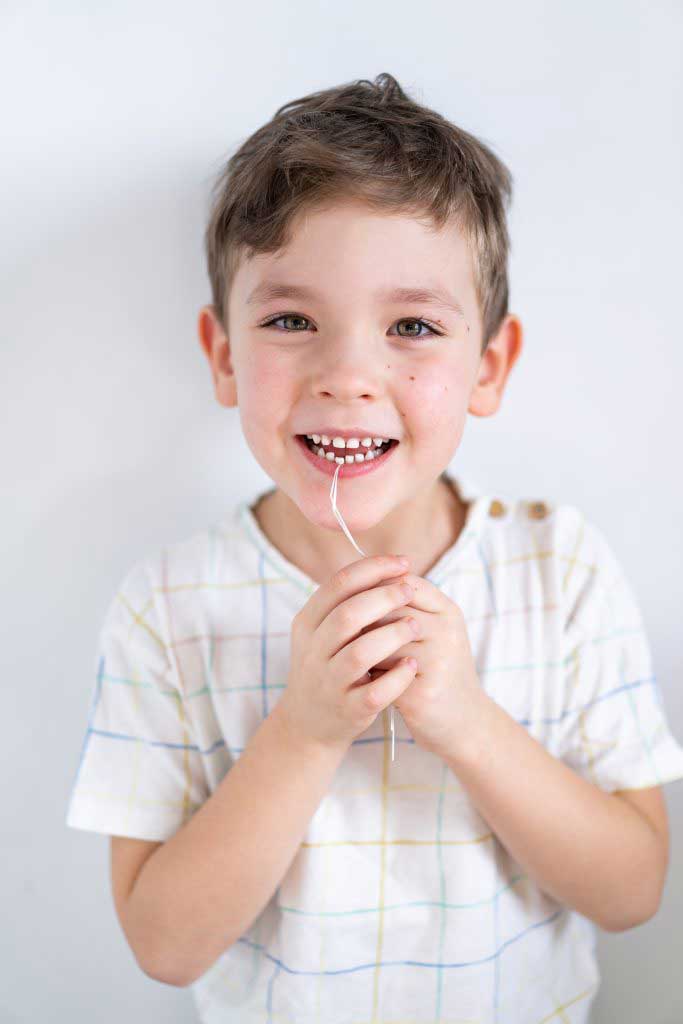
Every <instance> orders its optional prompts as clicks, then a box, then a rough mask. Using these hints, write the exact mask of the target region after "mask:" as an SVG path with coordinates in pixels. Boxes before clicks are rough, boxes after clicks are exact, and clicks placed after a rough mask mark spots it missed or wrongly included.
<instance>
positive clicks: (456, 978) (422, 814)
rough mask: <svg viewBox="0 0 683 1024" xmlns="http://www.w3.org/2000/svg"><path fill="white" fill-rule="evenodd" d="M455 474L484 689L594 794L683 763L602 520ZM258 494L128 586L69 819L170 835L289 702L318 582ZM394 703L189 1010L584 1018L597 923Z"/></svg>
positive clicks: (100, 674)
mask: <svg viewBox="0 0 683 1024" xmlns="http://www.w3.org/2000/svg"><path fill="white" fill-rule="evenodd" d="M448 476H449V477H450V479H451V481H452V482H453V483H454V485H455V486H456V487H457V488H458V489H459V491H460V494H461V496H462V497H463V498H464V500H466V501H471V502H472V504H471V505H470V506H469V509H468V515H467V520H466V523H465V526H464V528H463V530H462V532H461V534H460V536H459V537H458V539H457V541H456V543H455V544H454V545H453V546H452V547H451V548H450V549H449V550H448V551H446V552H445V553H444V555H443V556H442V557H441V558H440V559H439V561H438V563H437V564H436V565H435V566H434V567H433V568H432V570H431V571H430V572H429V573H427V574H426V578H427V579H429V580H431V581H432V582H433V583H434V584H435V585H436V586H438V587H440V588H441V590H443V592H444V593H445V594H447V595H448V596H449V597H450V598H452V600H453V601H455V602H456V603H457V604H458V605H459V606H460V608H461V609H462V611H463V614H464V616H465V620H466V623H467V628H468V634H469V637H470V644H471V647H472V651H473V654H474V658H475V662H476V664H477V667H478V673H479V678H480V681H481V685H482V686H483V687H484V688H485V690H486V692H487V693H488V694H489V695H490V696H491V697H492V698H493V699H494V700H495V701H496V702H497V703H498V704H500V705H501V706H502V707H503V708H504V709H505V710H506V711H507V712H508V713H509V714H510V715H511V716H512V717H513V718H514V719H516V720H517V721H518V722H520V723H521V724H522V725H523V726H524V727H525V728H526V729H527V730H528V731H529V733H530V734H531V735H532V736H533V737H535V738H536V739H537V740H538V741H540V742H541V743H542V744H543V745H544V746H545V747H546V749H547V750H548V751H550V752H551V753H552V754H553V755H554V756H555V757H558V758H561V759H562V760H563V761H564V762H565V763H566V764H568V765H569V766H570V767H571V768H572V769H573V770H574V771H575V772H578V773H579V774H580V775H582V776H583V777H584V778H585V779H588V780H589V781H591V782H593V783H595V784H596V785H598V786H599V787H601V788H602V789H605V790H616V789H637V788H642V787H647V786H656V785H661V784H662V783H666V782H670V781H672V780H674V779H680V778H683V748H682V747H681V746H680V745H679V744H678V743H677V741H676V740H675V739H674V737H673V735H672V734H671V732H670V730H669V727H668V725H667V720H666V715H665V709H664V707H663V705H662V701H661V697H660V693H659V690H658V686H657V683H656V681H655V677H654V674H653V668H652V662H651V654H650V650H649V646H648V641H647V637H646V634H645V632H644V629H643V620H642V617H641V613H640V611H639V607H638V605H637V603H636V599H635V597H634V594H633V591H632V589H631V586H630V584H629V583H628V581H627V579H626V578H625V576H624V574H623V571H622V569H621V568H620V565H619V563H618V561H617V560H616V558H615V555H614V554H613V552H612V550H611V549H610V547H609V546H608V544H607V542H606V541H605V539H604V537H603V535H602V534H601V532H600V531H599V530H598V529H597V528H596V526H594V525H592V524H591V523H590V522H588V521H587V520H586V518H585V517H584V515H583V514H582V513H581V512H580V511H579V510H578V509H577V508H576V507H575V506H573V505H569V504H564V505H558V506H557V507H554V508H553V507H551V506H549V505H548V504H547V503H542V502H531V501H526V500H519V499H514V500H508V499H507V498H502V499H501V498H498V499H494V498H493V497H492V496H488V495H485V494H481V493H477V491H476V489H475V488H473V487H472V485H470V484H467V483H465V481H464V480H462V479H461V478H460V477H455V478H454V477H453V476H452V474H448ZM250 504H253V502H252V503H247V502H242V503H241V504H239V505H236V506H235V508H234V509H233V510H232V512H231V513H229V514H228V516H227V517H226V518H225V519H224V520H221V521H219V522H217V523H215V524H214V525H212V526H211V527H209V528H207V529H205V530H202V531H201V532H198V533H195V534H193V535H192V536H190V537H189V538H187V539H185V540H182V541H179V542H177V543H173V544H171V545H167V546H165V547H164V548H162V549H160V550H159V551H158V552H157V553H155V554H154V555H152V556H150V557H148V558H145V559H142V560H141V561H140V562H139V563H138V564H136V565H135V566H134V567H133V568H132V569H131V570H130V571H129V573H128V574H127V575H126V576H125V578H124V579H123V581H122V584H121V587H120V589H119V592H118V594H117V595H116V596H115V597H114V599H113V600H112V603H111V605H110V607H109V609H108V612H107V614H106V617H105V620H104V624H103V626H102V630H101V633H100V637H99V650H98V658H97V662H96V667H97V672H96V681H95V685H94V689H93V695H92V702H91V710H90V715H89V722H88V727H87V731H86V735H85V740H84V743H83V749H82V753H81V758H80V763H79V765H78V771H77V774H76V779H75V782H74V786H73V791H72V794H71V799H70V805H69V809H68V816H67V819H66V823H67V825H69V826H71V827H73V828H79V829H89V830H92V831H96V832H103V833H107V834H114V835H123V836H136V837H139V838H141V839H152V840H166V839H168V838H169V837H170V836H172V835H173V834H174V833H175V832H176V830H177V829H179V828H180V827H182V825H183V824H184V823H185V822H186V821H187V820H188V819H189V817H190V816H191V815H192V814H193V812H194V811H196V810H197V809H198V808H199V807H200V806H201V804H202V803H203V802H204V801H205V800H206V799H207V798H208V797H210V795H211V794H212V793H213V792H214V790H215V789H216V787H217V786H218V784H219V783H220V781H221V779H222V778H223V777H224V775H225V773H226V772H227V771H229V770H230V767H231V765H232V764H233V762H234V761H235V760H236V759H237V758H238V757H239V756H240V754H241V753H242V751H243V750H244V748H245V746H246V745H247V743H248V742H249V739H250V737H251V736H252V735H253V733H254V732H255V731H256V729H257V727H258V725H259V723H260V722H261V721H262V720H263V718H264V716H266V715H267V714H268V713H269V712H270V710H271V709H272V708H273V706H274V705H275V704H276V703H277V701H278V699H279V698H280V696H281V694H282V692H283V689H284V687H285V685H286V679H287V674H288V663H289V651H290V628H291V622H292V618H293V616H294V615H295V614H296V613H297V611H298V610H299V609H300V608H301V607H302V606H303V605H304V604H305V602H306V601H307V600H308V598H309V596H310V594H311V593H312V592H313V591H314V590H315V589H316V588H317V584H316V583H314V582H313V581H312V580H311V579H310V578H309V577H307V576H306V575H305V574H304V573H303V572H302V571H301V570H300V569H298V568H297V567H296V566H294V565H293V564H292V563H290V562H289V561H287V559H285V558H284V556H283V555H282V554H281V553H280V552H279V551H278V550H277V549H276V548H275V547H274V546H273V545H272V544H271V543H270V542H269V540H268V539H267V538H266V536H265V534H264V533H263V532H262V531H261V529H260V527H259V525H258V522H257V521H256V519H255V517H254V515H253V513H252V512H251V508H250ZM342 511H343V510H342ZM357 557H359V556H358V553H357V552H356V551H354V550H353V548H352V546H351V544H349V562H351V561H355V559H356V558H357ZM394 717H395V760H394V761H393V762H392V761H391V752H390V747H391V736H390V731H389V710H388V709H386V710H385V711H383V712H382V713H381V714H380V715H378V716H377V719H376V720H375V722H374V723H373V724H372V726H371V727H370V728H369V729H368V730H367V731H366V732H364V733H363V734H361V735H360V736H359V737H358V738H357V739H356V740H355V741H354V743H353V744H352V745H351V747H350V748H349V750H348V752H347V754H346V756H345V758H344V760H343V761H342V762H341V763H340V766H339V768H338V770H337V772H336V774H335V776H334V779H333V782H332V784H331V787H330V790H329V792H328V793H327V794H326V796H325V797H324V798H323V800H322V801H321V803H320V805H319V806H318V808H317V810H316V812H315V814H314V815H313V817H312V819H311V821H310V824H309V827H308V829H307V832H306V834H305V837H304V841H303V842H302V844H301V846H300V848H299V849H298V851H297V853H296V855H295V857H294V860H293V862H292V864H291V865H290V867H289V869H288V871H287V873H286V875H285V876H284V878H283V879H282V881H281V883H280V885H279V887H278V888H277V890H276V891H275V893H274V894H273V896H272V898H271V900H270V902H269V903H268V904H267V906H266V907H265V909H264V910H263V912H262V913H261V914H260V915H259V917H258V918H257V919H256V920H255V922H254V923H253V925H252V927H251V928H249V930H248V932H246V933H245V934H244V935H243V936H242V937H241V938H240V939H238V941H237V942H235V943H234V944H233V946H232V947H230V948H229V949H228V950H227V951H226V952H225V953H223V954H222V955H221V956H220V957H219V958H218V960H217V961H216V962H215V963H214V964H213V965H212V966H211V967H210V968H209V969H208V970H207V971H206V972H205V974H204V975H202V977H201V978H199V979H198V980H197V981H196V982H195V983H194V985H193V986H192V990H193V993H194V995H195V997H196V1003H197V1007H198V1010H199V1014H200V1018H201V1020H202V1021H203V1022H204V1024H228V1022H234V1024H257V1022H258V1024H266V1022H271V1021H272V1022H273V1024H284V1022H291V1024H308V1022H313V1021H316V1022H324V1024H361V1022H370V1021H372V1022H377V1024H380V1022H384V1024H388V1022H396V1021H410V1022H411V1024H422V1022H424V1024H428V1022H429V1024H432V1022H433V1021H443V1022H449V1024H455V1022H460V1024H466V1022H470V1024H474V1022H478V1024H531V1022H539V1021H542V1020H546V1019H555V1016H557V1017H558V1019H559V1017H560V1016H561V1017H562V1020H564V1021H567V1022H569V1021H571V1022H572V1024H580V1022H582V1024H585V1022H587V1021H588V1020H589V1010H590V1006H591V1004H592V1002H593V999H594V997H595V994H596V990H597V988H598V985H599V982H600V973H599V970H598V967H597V964H596V959H595V956H594V940H595V926H594V925H593V923H592V922H591V921H589V920H588V919H587V918H585V917H583V916H582V915H580V914H578V913H576V912H574V911H572V910H570V909H568V908H566V907H565V906H563V905H562V904H559V903H557V902H556V901H555V900H554V899H552V898H551V897H550V896H549V895H547V894H546V893H545V892H543V891H541V889H540V888H539V887H538V886H537V885H536V883H535V882H534V880H533V878H531V877H530V876H528V875H527V874H526V872H525V871H524V869H523V868H522V867H521V866H520V865H519V864H518V863H517V862H515V860H514V859H513V857H512V856H511V855H510V854H509V853H508V851H507V850H506V849H505V847H504V846H503V845H502V844H501V843H500V842H499V841H498V839H497V838H496V836H495V835H494V834H492V832H491V829H490V828H489V826H488V824H487V822H486V821H485V820H484V819H483V818H482V817H481V816H480V815H479V813H478V812H477V809H476V807H475V806H474V805H473V803H472V802H471V801H470V800H469V798H468V794H467V792H466V790H465V788H464V787H463V786H462V785H461V784H460V782H459V780H458V778H457V776H456V775H455V773H454V772H453V771H451V770H450V769H449V768H448V767H447V766H446V764H445V763H444V762H443V761H442V760H441V759H440V758H439V757H437V756H436V755H435V754H432V753H429V752H427V751H425V750H424V749H422V748H421V747H420V746H419V745H417V744H416V743H415V742H414V741H413V739H412V738H411V736H410V733H409V732H408V730H407V727H406V725H405V723H404V721H403V719H402V718H401V716H400V714H399V713H398V711H395V716H394ZM511 768H513V766H511ZM383 780H385V781H384V783H383ZM561 1007H563V1008H564V1009H563V1011H562V1012H561V1013H560V1008H561Z"/></svg>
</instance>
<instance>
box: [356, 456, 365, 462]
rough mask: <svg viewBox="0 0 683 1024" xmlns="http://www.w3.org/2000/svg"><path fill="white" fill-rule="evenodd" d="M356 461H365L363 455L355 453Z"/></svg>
mask: <svg viewBox="0 0 683 1024" xmlns="http://www.w3.org/2000/svg"><path fill="white" fill-rule="evenodd" d="M356 462H365V456H364V455H356Z"/></svg>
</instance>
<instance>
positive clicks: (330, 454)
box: [325, 452, 334, 462]
mask: <svg viewBox="0 0 683 1024" xmlns="http://www.w3.org/2000/svg"><path fill="white" fill-rule="evenodd" d="M325 458H326V459H327V461H328V462H334V452H327V454H326V455H325Z"/></svg>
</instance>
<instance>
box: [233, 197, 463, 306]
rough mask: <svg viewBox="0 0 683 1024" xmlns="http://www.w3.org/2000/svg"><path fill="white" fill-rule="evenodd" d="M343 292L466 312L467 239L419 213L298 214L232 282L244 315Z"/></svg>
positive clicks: (346, 209) (350, 206)
mask: <svg viewBox="0 0 683 1024" xmlns="http://www.w3.org/2000/svg"><path fill="white" fill-rule="evenodd" d="M345 290H348V291H349V292H351V293H352V294H353V295H354V296H355V297H357V298H359V297H360V296H366V297H367V298H368V300H369V301H372V302H377V303H386V302H392V301H395V302H400V301H404V302H410V301H413V302H429V303H431V304H435V303H438V304H440V305H441V306H442V307H443V308H444V309H447V308H448V307H450V311H451V313H452V314H454V315H465V313H464V310H465V309H466V308H467V306H468V304H470V303H471V302H473V301H476V300H475V288H474V278H473V266H472V254H471V250H470V245H469V241H468V239H467V237H466V236H465V234H464V232H463V230H462V228H461V227H460V225H459V223H457V222H456V221H455V220H452V221H450V222H448V223H447V224H446V225H444V226H443V227H440V228H437V227H436V226H435V225H434V224H432V223H430V222H429V221H428V220H427V219H426V218H425V217H424V216H421V217H418V216H417V215H410V214H408V213H402V214H396V213H391V214H389V213H377V212H376V211H373V210H370V209H368V207H367V206H363V205H362V204H358V203H342V204H335V205H334V206H329V207H325V208H322V209H316V210H307V211H302V212H301V213H300V214H299V215H298V216H297V217H296V218H294V219H293V221H292V223H291V224H290V225H289V229H288V239H287V242H286V243H285V245H284V246H283V247H282V249H280V250H279V251H278V252H275V253H257V254H255V255H254V256H252V257H251V258H250V259H248V260H242V261H240V263H239V265H238V267H237V270H236V273H235V276H234V278H233V294H234V295H235V298H236V301H238V302H239V304H240V305H242V306H243V307H245V308H246V309H248V310H249V311H252V310H253V309H255V308H256V307H257V306H258V305H259V304H263V303H265V302H267V301H270V300H271V299H275V298H286V297H291V298H297V297H299V298H300V299H302V300H304V299H308V300H311V301H320V302H322V301H324V300H325V298H326V296H327V295H329V296H330V298H333V297H334V296H338V295H340V294H344V291H345Z"/></svg>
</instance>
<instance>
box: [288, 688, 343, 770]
mask: <svg viewBox="0 0 683 1024" xmlns="http://www.w3.org/2000/svg"><path fill="white" fill-rule="evenodd" d="M268 718H269V719H271V720H272V722H273V724H274V726H275V729H276V731H277V732H278V734H279V735H280V737H281V739H282V740H283V742H284V743H286V744H287V745H288V746H293V747H295V748H296V749H297V750H298V751H299V752H301V753H302V754H310V755H311V757H314V758H315V757H322V758H323V759H332V760H335V759H336V760H338V761H341V760H342V758H343V757H344V756H345V755H346V753H347V751H348V749H349V746H350V744H349V743H348V742H346V741H339V742H338V743H325V742H324V741H322V740H319V739H316V737H315V736H311V735H309V734H306V733H303V732H301V731H300V730H298V729H297V728H296V726H295V724H294V723H293V722H292V719H291V717H290V716H289V715H288V713H287V708H286V706H285V704H284V703H283V701H282V700H280V701H279V702H278V703H277V704H276V705H275V707H274V708H273V709H272V711H271V712H270V714H269V715H268Z"/></svg>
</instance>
